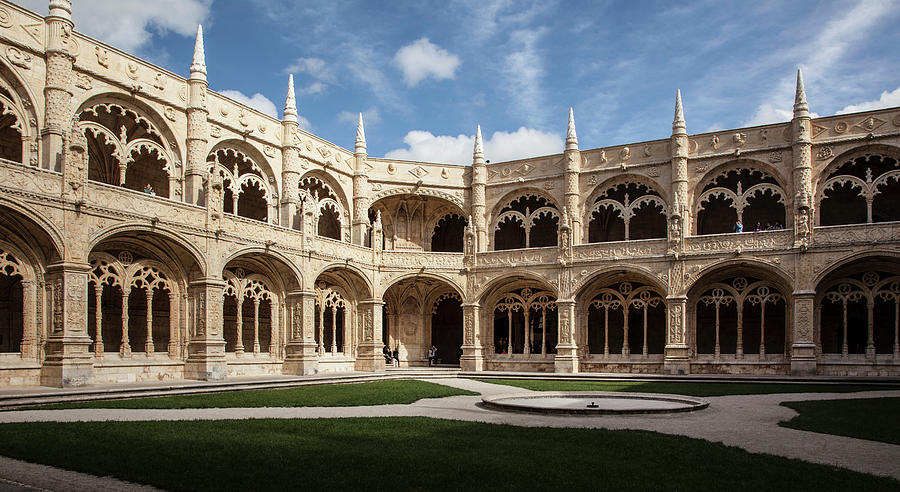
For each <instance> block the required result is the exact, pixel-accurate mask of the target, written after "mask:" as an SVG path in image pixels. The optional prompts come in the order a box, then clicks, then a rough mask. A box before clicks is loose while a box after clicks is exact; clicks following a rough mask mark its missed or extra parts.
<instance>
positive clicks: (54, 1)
mask: <svg viewBox="0 0 900 492" xmlns="http://www.w3.org/2000/svg"><path fill="white" fill-rule="evenodd" d="M47 16H48V17H59V18H62V19H66V20H68V21H71V20H72V1H71V0H50V13H49V14H48V15H47Z"/></svg>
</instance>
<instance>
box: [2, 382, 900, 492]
mask: <svg viewBox="0 0 900 492" xmlns="http://www.w3.org/2000/svg"><path fill="white" fill-rule="evenodd" d="M426 381H429V382H433V383H436V384H443V385H446V386H452V387H455V388H460V389H465V390H469V391H474V392H478V393H481V394H482V395H485V396H487V395H500V394H528V393H532V392H531V391H529V390H526V389H522V388H516V387H513V386H503V385H497V384H492V383H485V382H480V381H474V380H468V379H434V380H431V379H426ZM877 397H900V391H866V392H860V393H799V394H798V393H793V394H773V395H741V396H720V397H710V398H706V399H707V400H708V401H709V402H710V406H709V408H707V409H706V410H701V411H698V412H692V413H679V414H662V415H619V416H596V417H594V416H590V417H585V416H571V417H569V416H554V415H528V414H518V413H506V412H497V411H492V410H487V409H484V408H481V407H480V406H479V405H478V403H479V402H480V401H481V397H480V396H478V397H476V396H453V397H448V398H439V399H426V400H420V401H418V402H416V403H413V404H411V405H379V406H370V407H335V408H323V407H318V408H316V407H308V408H214V409H184V410H130V409H121V410H118V409H109V410H98V409H89V410H30V411H19V412H2V413H0V423H6V422H38V421H57V422H75V421H110V420H112V421H142V420H221V419H261V418H280V419H294V418H341V417H401V416H403V417H406V416H415V417H433V418H441V419H451V420H463V421H473V422H486V423H495V424H510V425H518V426H529V427H541V426H544V427H573V428H605V429H640V430H648V431H654V432H660V433H664V434H677V435H683V436H688V437H694V438H699V439H705V440H708V441H713V442H721V443H724V444H727V445H730V446H736V447H739V448H743V449H745V450H747V451H750V452H754V453H768V454H773V455H777V456H784V457H789V458H798V459H801V460H804V461H810V462H814V463H822V464H826V465H835V466H839V467H843V468H848V469H851V470H856V471H860V472H864V473H871V474H874V475H881V476H888V477H893V478H895V479H900V465H898V463H900V446H898V445H893V444H887V443H880V442H874V441H867V440H863V439H854V438H851V437H842V436H832V435H828V434H819V433H815V432H807V431H800V430H794V429H787V428H784V427H779V426H778V422H780V421H783V420H789V419H790V418H792V417H793V416H794V415H796V412H794V410H791V409H790V408H787V407H782V406H780V405H779V403H781V402H783V401H802V400H837V399H848V398H877ZM7 462H14V460H7V459H5V458H3V461H0V479H6V480H8V481H13V482H18V483H21V484H29V485H31V484H35V487H36V488H43V489H49V490H60V489H61V488H60V487H56V486H54V485H53V483H48V484H46V485H40V484H41V483H46V482H37V481H32V480H31V479H30V478H28V477H34V476H39V477H40V478H42V479H50V478H52V477H53V475H54V474H53V473H49V472H47V471H44V472H42V473H39V474H38V475H20V474H18V471H17V469H16V468H12V467H10V466H8V465H7ZM18 463H21V462H18ZM29 466H40V465H29ZM43 468H45V469H49V470H54V469H52V468H49V467H43ZM60 473H63V471H61V470H60ZM64 473H66V474H69V473H74V472H64ZM76 475H79V476H83V477H88V478H90V479H96V480H101V481H104V480H110V479H106V478H96V477H90V476H88V475H84V474H76ZM56 483H57V484H58V483H69V484H70V483H71V482H65V481H62V482H56ZM86 483H88V482H86ZM116 483H117V484H118V485H117V484H116ZM116 483H111V484H110V485H109V486H108V487H106V488H104V487H100V486H99V485H98V487H99V488H92V486H90V485H88V486H86V487H76V488H78V489H81V490H113V489H122V488H123V487H124V488H127V487H128V486H134V485H133V484H125V483H123V482H118V481H116ZM62 488H71V487H62ZM2 490H4V488H3V483H2V480H0V491H2ZM8 490H30V489H28V488H22V489H8ZM144 490H148V489H144Z"/></svg>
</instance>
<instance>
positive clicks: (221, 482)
mask: <svg viewBox="0 0 900 492" xmlns="http://www.w3.org/2000/svg"><path fill="white" fill-rule="evenodd" d="M76 450H77V452H76ZM0 454H3V455H6V456H10V457H14V458H18V459H24V460H27V461H33V462H38V463H44V464H48V465H53V466H59V467H62V468H67V469H72V470H78V471H83V472H87V473H91V474H95V475H112V476H115V477H117V478H120V479H123V480H129V481H132V482H137V483H144V484H150V485H154V486H156V487H161V488H163V489H167V490H267V489H273V490H282V489H297V488H304V489H312V490H317V489H322V490H326V489H327V490H345V489H368V488H376V489H377V488H390V489H400V490H468V489H477V490H495V489H499V490H535V489H559V488H565V489H570V490H597V489H610V490H648V489H650V490H654V489H665V490H675V489H684V490H716V491H719V490H752V491H756V490H760V489H765V490H769V489H772V488H777V489H787V490H817V491H826V490H840V491H846V490H897V489H898V487H900V482H897V481H894V480H890V479H885V478H877V477H873V476H870V475H865V474H861V473H856V472H851V471H847V470H842V469H838V468H834V467H828V466H823V465H816V464H810V463H806V462H802V461H799V460H792V459H787V458H780V457H775V456H770V455H764V454H752V453H748V452H746V451H743V450H741V449H738V448H734V447H728V446H725V445H722V444H716V443H710V442H707V441H702V440H698V439H691V438H686V437H681V436H670V435H664V434H657V433H652V432H644V431H608V430H599V429H592V430H581V429H550V428H542V427H535V428H528V427H513V426H506V425H492V424H484V423H475V422H457V421H447V420H437V419H428V418H412V417H404V418H377V419H363V418H354V419H315V420H247V421H237V420H231V421H193V422H81V423H28V424H3V425H0Z"/></svg>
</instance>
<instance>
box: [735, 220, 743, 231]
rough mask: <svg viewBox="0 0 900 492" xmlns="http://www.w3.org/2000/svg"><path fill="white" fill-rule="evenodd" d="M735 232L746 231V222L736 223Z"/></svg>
mask: <svg viewBox="0 0 900 492" xmlns="http://www.w3.org/2000/svg"><path fill="white" fill-rule="evenodd" d="M734 232H744V224H741V221H737V222H735V223H734Z"/></svg>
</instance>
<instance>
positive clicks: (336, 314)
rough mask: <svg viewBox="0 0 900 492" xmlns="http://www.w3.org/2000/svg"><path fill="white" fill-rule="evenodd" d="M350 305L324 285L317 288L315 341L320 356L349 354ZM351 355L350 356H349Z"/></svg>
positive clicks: (337, 293)
mask: <svg viewBox="0 0 900 492" xmlns="http://www.w3.org/2000/svg"><path fill="white" fill-rule="evenodd" d="M349 307H350V305H349V303H348V302H347V300H346V299H344V297H343V296H341V294H340V293H339V292H337V291H335V290H332V289H330V288H328V287H327V286H325V285H324V284H322V285H320V286H318V287H316V320H315V339H316V345H317V347H318V353H319V355H320V356H321V355H325V353H326V352H327V353H330V354H331V355H332V356H334V355H337V354H338V352H340V353H342V354H344V353H348V352H349V351H348V350H347V347H346V346H345V340H344V339H345V333H344V332H345V331H346V329H347V328H348V327H349V322H348V321H349V320H348V316H349V315H350V309H349ZM348 355H349V354H348Z"/></svg>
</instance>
